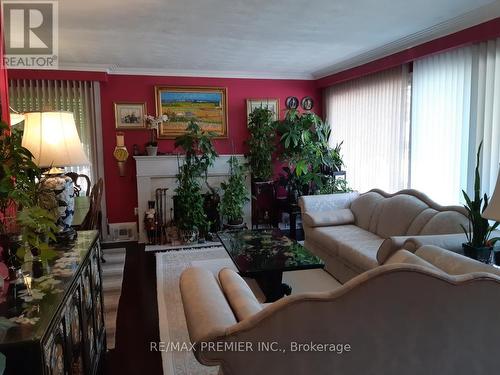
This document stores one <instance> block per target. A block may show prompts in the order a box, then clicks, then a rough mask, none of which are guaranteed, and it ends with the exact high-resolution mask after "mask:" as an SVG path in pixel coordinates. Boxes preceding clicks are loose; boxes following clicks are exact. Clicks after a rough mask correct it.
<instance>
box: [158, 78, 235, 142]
mask: <svg viewBox="0 0 500 375" xmlns="http://www.w3.org/2000/svg"><path fill="white" fill-rule="evenodd" d="M155 93H156V111H157V115H158V116H160V115H167V117H168V121H164V122H163V123H162V124H161V126H160V129H159V132H158V135H159V138H163V139H172V138H175V137H177V136H179V135H182V134H184V133H185V132H186V127H187V125H188V124H189V122H190V121H195V122H196V123H197V124H198V125H199V126H200V127H201V128H202V129H203V130H204V131H211V132H214V133H215V134H216V138H227V135H228V134H227V133H228V132H227V89H226V88H221V87H189V86H186V87H179V86H175V87H173V86H171V87H160V86H157V87H155Z"/></svg>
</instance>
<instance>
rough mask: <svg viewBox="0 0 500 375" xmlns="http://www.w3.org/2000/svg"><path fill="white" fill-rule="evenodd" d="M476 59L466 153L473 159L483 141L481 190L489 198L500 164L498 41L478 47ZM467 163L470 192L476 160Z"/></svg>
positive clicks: (499, 60)
mask: <svg viewBox="0 0 500 375" xmlns="http://www.w3.org/2000/svg"><path fill="white" fill-rule="evenodd" d="M475 55H476V56H477V57H476V59H475V64H474V69H473V82H474V83H475V85H473V93H474V94H473V103H472V108H473V110H472V115H471V132H470V133H471V145H472V146H473V147H469V153H470V154H472V155H473V152H475V150H476V149H477V147H478V146H479V143H480V142H481V140H482V141H483V153H482V163H481V177H482V181H481V185H482V186H481V188H482V191H484V192H486V193H487V194H488V195H489V196H491V194H493V189H494V187H495V182H496V178H497V175H498V165H499V164H500V39H496V40H490V41H487V42H483V43H480V44H479V45H477V46H476V49H475ZM472 155H471V156H472ZM470 159H472V160H471V161H472V162H471V163H470V164H469V170H470V172H469V176H470V177H469V190H472V181H473V179H474V177H473V175H472V174H473V168H474V163H475V159H474V158H473V157H470Z"/></svg>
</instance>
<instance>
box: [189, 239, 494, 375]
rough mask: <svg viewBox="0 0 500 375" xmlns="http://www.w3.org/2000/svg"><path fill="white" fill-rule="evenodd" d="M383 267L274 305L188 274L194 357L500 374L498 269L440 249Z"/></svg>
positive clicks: (266, 369) (283, 370)
mask: <svg viewBox="0 0 500 375" xmlns="http://www.w3.org/2000/svg"><path fill="white" fill-rule="evenodd" d="M385 263H386V264H385V265H382V266H380V267H377V268H375V269H373V270H370V271H367V272H365V273H363V274H362V275H359V276H357V277H355V278H353V279H352V280H350V281H349V282H347V283H346V284H344V285H343V286H341V287H339V288H338V289H335V290H332V291H331V292H322V293H305V294H298V295H292V296H289V297H285V298H282V299H280V300H278V301H277V302H274V303H272V304H269V305H262V304H260V303H259V302H258V301H257V299H256V298H255V296H254V294H253V293H252V291H251V290H250V288H249V287H248V286H247V284H246V283H245V281H244V280H243V279H242V278H240V277H239V276H238V275H237V274H236V273H235V272H234V271H232V270H229V269H223V270H222V271H221V272H220V273H219V275H218V280H217V279H216V278H215V277H214V275H213V274H212V273H211V272H209V271H208V270H206V269H202V268H189V269H187V270H186V271H184V273H183V274H182V275H181V279H180V290H181V296H182V302H183V306H184V312H185V316H186V321H187V326H188V330H189V336H190V340H191V342H192V343H196V345H195V356H196V358H197V359H198V361H199V362H200V363H202V364H204V365H207V366H215V365H220V366H221V370H222V373H223V374H225V375H229V374H234V375H246V374H249V375H255V374H278V375H279V374H286V375H290V374H294V375H301V374H329V375H330V374H333V375H335V374H338V375H340V374H341V375H360V374H377V375H379V374H384V375H401V374H404V375H422V374H440V375H457V374H464V375H465V374H481V375H483V374H496V373H498V360H497V356H496V350H497V348H499V347H500V324H498V323H497V322H498V312H499V311H500V298H499V296H500V277H499V276H498V275H499V274H500V273H499V271H498V270H496V269H494V268H493V267H490V266H487V265H484V264H482V263H479V262H477V261H474V260H470V259H467V258H465V257H463V256H460V255H457V254H455V253H452V252H449V251H447V250H443V249H440V248H437V247H434V246H424V247H422V248H420V249H418V250H417V252H416V253H415V254H413V253H411V252H408V251H406V250H402V251H398V252H396V253H394V254H392V255H391V256H390V257H389V258H388V259H387V261H386V262H385ZM442 267H443V268H442ZM469 272H473V273H469ZM486 272H487V273H486ZM464 273H466V274H465V275H461V274H464ZM458 275H461V276H458ZM299 344H305V345H303V346H302V347H301V349H300V350H299V348H300V347H299ZM315 344H324V345H323V346H322V350H324V351H313V350H312V345H315ZM316 348H318V347H317V346H316ZM276 350H277V351H276Z"/></svg>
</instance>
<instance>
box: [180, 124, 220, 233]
mask: <svg viewBox="0 0 500 375" xmlns="http://www.w3.org/2000/svg"><path fill="white" fill-rule="evenodd" d="M186 130H187V131H186V133H184V134H183V135H181V136H179V137H177V138H176V139H175V147H180V148H182V150H183V151H184V153H185V161H184V164H183V165H182V166H179V174H178V176H177V179H178V182H179V186H178V188H177V189H176V196H175V197H174V211H175V217H176V221H178V227H179V229H180V231H181V236H182V237H184V238H185V239H187V240H189V239H193V238H194V237H195V236H194V233H196V232H198V235H199V234H201V237H202V238H204V237H205V236H206V235H207V234H208V230H209V222H208V220H207V215H206V212H205V211H204V206H205V201H204V200H205V199H207V198H205V197H204V196H203V194H202V191H201V186H200V184H199V179H200V178H202V177H204V178H205V183H206V184H207V186H208V188H209V191H210V192H211V194H209V198H208V199H212V198H213V195H214V194H217V193H216V191H215V190H214V189H212V188H211V187H210V186H209V185H208V183H207V170H208V168H209V167H210V166H211V165H213V162H214V160H215V158H216V157H217V156H218V155H217V152H216V150H215V147H214V145H213V142H212V139H213V137H214V136H215V134H213V133H211V132H204V131H203V130H202V129H201V128H200V126H199V125H198V124H196V123H195V122H194V121H191V122H190V123H189V125H188V127H187V129H186ZM213 199H215V198H213ZM215 200H217V199H215ZM183 233H184V235H183Z"/></svg>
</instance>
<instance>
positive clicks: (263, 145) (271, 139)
mask: <svg viewBox="0 0 500 375" xmlns="http://www.w3.org/2000/svg"><path fill="white" fill-rule="evenodd" d="M273 116H274V115H273V112H271V111H270V110H269V109H267V108H255V109H254V110H253V111H252V113H250V115H249V116H248V132H249V133H250V137H249V138H248V140H247V141H246V142H245V143H246V144H247V145H248V154H247V155H246V157H247V159H248V166H249V167H250V172H251V173H252V178H253V179H254V181H259V182H262V181H269V180H270V179H271V178H272V176H273V153H274V150H275V138H276V122H275V121H274V120H273Z"/></svg>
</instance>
